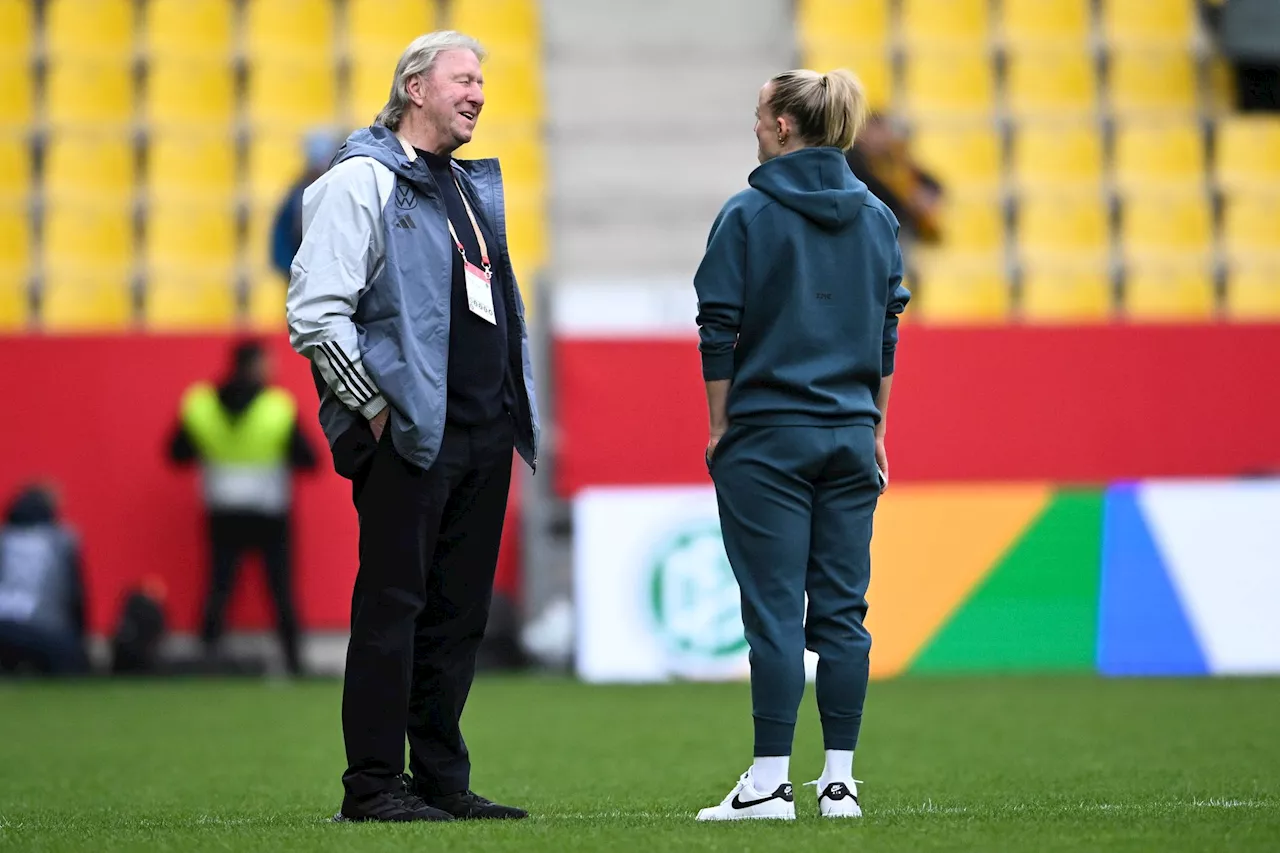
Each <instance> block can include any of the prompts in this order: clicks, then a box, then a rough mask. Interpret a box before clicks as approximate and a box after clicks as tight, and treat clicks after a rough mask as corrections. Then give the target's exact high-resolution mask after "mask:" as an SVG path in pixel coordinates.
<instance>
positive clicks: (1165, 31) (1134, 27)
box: [1102, 0, 1195, 46]
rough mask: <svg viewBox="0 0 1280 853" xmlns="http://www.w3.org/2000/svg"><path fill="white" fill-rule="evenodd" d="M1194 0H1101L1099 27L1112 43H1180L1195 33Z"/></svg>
mask: <svg viewBox="0 0 1280 853" xmlns="http://www.w3.org/2000/svg"><path fill="white" fill-rule="evenodd" d="M1194 7H1195V0H1102V29H1103V33H1104V35H1105V36H1106V39H1107V41H1108V42H1110V43H1111V44H1113V45H1114V44H1124V45H1130V44H1151V43H1167V44H1171V45H1174V46H1183V45H1187V44H1189V43H1190V42H1191V38H1192V36H1193V35H1194V33H1195V8H1194Z"/></svg>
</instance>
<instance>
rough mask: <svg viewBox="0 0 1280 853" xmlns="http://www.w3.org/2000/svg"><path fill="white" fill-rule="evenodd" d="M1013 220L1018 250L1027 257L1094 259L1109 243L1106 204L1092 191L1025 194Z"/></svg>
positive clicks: (1103, 252)
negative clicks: (1015, 227)
mask: <svg viewBox="0 0 1280 853" xmlns="http://www.w3.org/2000/svg"><path fill="white" fill-rule="evenodd" d="M1017 221H1018V246H1019V249H1020V250H1021V252H1022V253H1023V255H1024V256H1025V257H1028V258H1031V259H1043V260H1053V259H1057V258H1071V259H1074V260H1076V261H1080V260H1081V259H1085V258H1090V259H1098V258H1101V257H1102V256H1104V255H1105V254H1106V253H1107V250H1108V248H1109V246H1110V243H1111V228H1110V216H1109V214H1108V210H1107V203H1106V201H1105V200H1104V199H1103V198H1102V197H1101V196H1099V195H1094V194H1092V193H1083V194H1078V193H1068V192H1064V193H1061V194H1058V193H1044V194H1035V195H1031V196H1028V197H1025V198H1023V199H1022V201H1021V203H1020V204H1019V205H1018V217H1017Z"/></svg>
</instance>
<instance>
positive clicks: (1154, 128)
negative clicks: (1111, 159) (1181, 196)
mask: <svg viewBox="0 0 1280 853" xmlns="http://www.w3.org/2000/svg"><path fill="white" fill-rule="evenodd" d="M1115 178H1116V184H1117V185H1118V186H1119V187H1120V189H1121V190H1122V191H1124V192H1132V191H1134V190H1138V189H1145V188H1151V187H1158V188H1166V189H1167V188H1170V187H1175V188H1176V187H1182V188H1190V189H1195V188H1200V187H1203V186H1204V179H1205V145H1204V134H1203V133H1201V131H1200V127H1199V126H1198V125H1196V124H1193V123H1191V122H1177V123H1169V122H1163V123H1136V122H1131V123H1128V124H1124V125H1121V126H1120V127H1119V128H1118V129H1117V131H1116V137H1115Z"/></svg>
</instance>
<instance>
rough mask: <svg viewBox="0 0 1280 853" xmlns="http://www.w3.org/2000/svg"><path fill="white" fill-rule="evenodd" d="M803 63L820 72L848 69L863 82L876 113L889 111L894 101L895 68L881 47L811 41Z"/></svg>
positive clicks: (807, 46) (801, 60) (868, 99)
mask: <svg viewBox="0 0 1280 853" xmlns="http://www.w3.org/2000/svg"><path fill="white" fill-rule="evenodd" d="M800 64H801V65H803V66H804V67H805V68H813V69H815V70H818V71H823V72H827V71H831V70H832V69H835V68H847V69H849V70H850V71H852V72H853V73H854V75H856V76H857V78H858V80H860V81H861V82H862V89H863V91H864V92H866V95H867V105H868V106H870V107H871V109H872V110H875V111H876V112H884V111H886V110H888V108H889V105H890V103H891V102H892V100H893V68H892V66H891V64H890V61H889V54H888V52H887V51H885V50H884V49H882V48H880V47H878V46H866V45H861V44H856V43H853V42H847V41H812V42H809V43H808V44H807V45H806V46H805V49H804V52H803V54H802V56H801V58H800Z"/></svg>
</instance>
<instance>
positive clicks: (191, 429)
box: [169, 341, 316, 675]
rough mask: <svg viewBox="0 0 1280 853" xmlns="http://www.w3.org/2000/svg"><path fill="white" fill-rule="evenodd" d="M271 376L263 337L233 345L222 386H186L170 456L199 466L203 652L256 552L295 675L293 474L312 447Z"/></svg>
mask: <svg viewBox="0 0 1280 853" xmlns="http://www.w3.org/2000/svg"><path fill="white" fill-rule="evenodd" d="M270 383H271V362H270V359H269V357H268V355H267V353H266V351H265V350H264V349H263V348H262V345H261V344H259V343H257V342H256V341H246V342H244V343H241V344H239V345H237V346H236V347H235V349H234V351H233V353H232V363H231V370H230V372H229V374H228V375H227V377H226V379H225V380H224V381H223V382H222V384H221V385H218V386H217V387H215V386H214V385H212V384H211V383H208V382H197V383H196V384H194V385H192V386H191V387H190V388H189V389H188V390H187V392H186V393H185V394H184V395H183V398H182V404H181V411H180V414H179V420H178V424H177V426H176V428H175V429H174V432H173V437H172V439H171V440H170V442H169V457H170V458H171V459H172V460H173V461H174V462H176V463H178V464H189V463H195V462H198V463H199V465H200V468H201V472H200V473H201V480H202V487H203V498H204V505H205V510H206V512H207V514H208V529H209V561H210V574H209V591H208V595H207V597H206V598H205V607H204V623H203V627H202V629H201V639H202V641H203V643H204V647H205V652H206V655H208V656H209V658H210V659H213V658H216V656H217V650H218V644H219V641H220V640H221V638H222V633H223V620H224V616H225V612H226V607H227V600H228V599H229V598H230V597H231V590H232V587H233V585H234V582H235V575H236V569H237V568H238V566H239V563H240V560H241V559H242V558H243V557H244V556H245V555H246V554H247V553H248V552H250V551H258V552H259V553H260V554H261V555H262V561H263V565H264V566H265V568H266V573H267V584H268V586H269V588H270V590H271V595H272V598H273V600H274V601H275V606H276V619H277V626H278V629H279V632H280V642H281V644H282V647H283V651H284V659H285V666H286V667H287V668H288V671H289V672H290V673H291V674H293V675H299V674H301V673H302V661H301V658H300V656H299V651H298V618H297V607H296V605H295V602H294V592H293V565H292V558H291V548H290V540H291V536H292V526H291V523H290V513H291V509H292V505H293V489H292V473H293V472H294V471H309V470H311V469H313V468H314V467H315V465H316V456H315V451H314V450H313V449H312V447H311V444H310V442H308V441H307V439H306V437H305V436H304V435H303V434H302V431H301V430H300V429H299V426H298V419H297V406H296V404H295V403H294V400H293V397H292V396H291V395H290V394H289V392H288V391H285V390H284V389H283V388H277V387H272V386H271V384H270Z"/></svg>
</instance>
